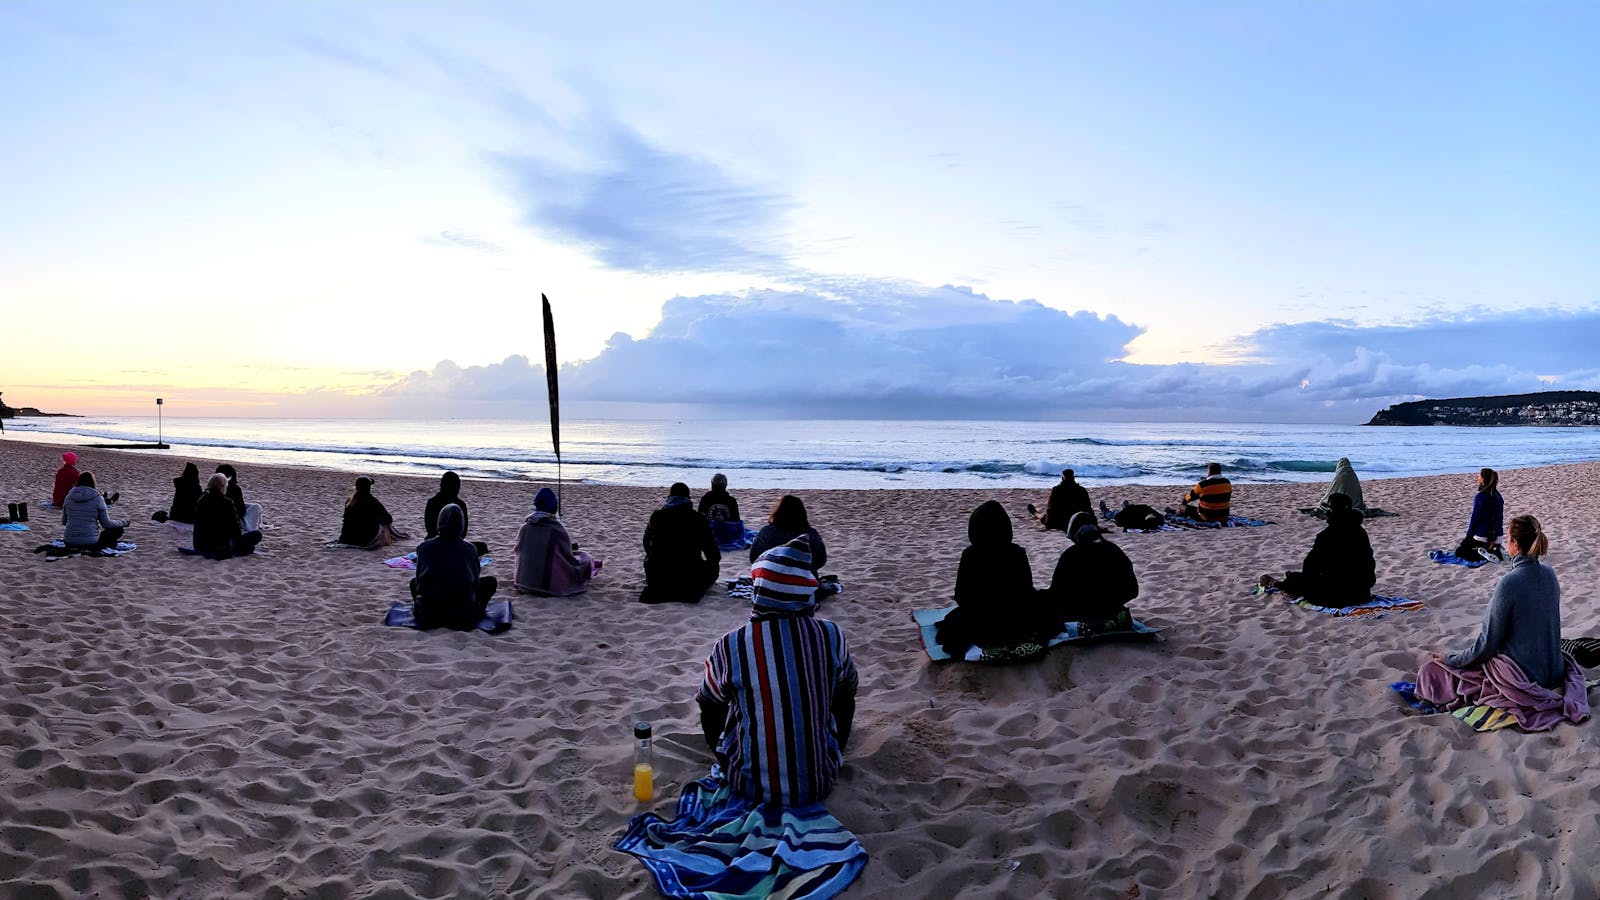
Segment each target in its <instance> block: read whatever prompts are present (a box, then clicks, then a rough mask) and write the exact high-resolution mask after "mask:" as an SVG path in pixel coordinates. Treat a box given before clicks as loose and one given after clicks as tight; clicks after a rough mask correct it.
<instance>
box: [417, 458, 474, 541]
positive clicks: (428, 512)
mask: <svg viewBox="0 0 1600 900" xmlns="http://www.w3.org/2000/svg"><path fill="white" fill-rule="evenodd" d="M451 503H454V504H455V505H457V506H459V507H461V535H462V537H465V536H466V534H467V532H468V531H469V530H471V525H472V515H471V514H470V513H468V512H467V501H465V500H463V499H461V476H460V475H457V474H456V473H454V472H446V473H444V474H443V475H441V476H439V493H437V494H434V495H433V496H432V497H429V498H428V503H427V505H425V506H424V507H423V508H422V524H423V526H424V527H425V528H426V529H427V537H433V536H434V535H436V534H438V533H439V510H441V509H444V508H445V506H446V505H448V504H451Z"/></svg>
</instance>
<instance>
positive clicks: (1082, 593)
mask: <svg viewBox="0 0 1600 900" xmlns="http://www.w3.org/2000/svg"><path fill="white" fill-rule="evenodd" d="M1137 596H1139V579H1138V577H1137V576H1135V575H1134V574H1133V561H1132V560H1130V559H1128V554H1126V553H1123V552H1122V548H1121V547H1118V546H1117V545H1116V544H1113V543H1111V542H1110V541H1108V540H1106V539H1104V538H1095V539H1092V540H1087V541H1081V542H1079V543H1075V544H1073V545H1072V546H1070V547H1068V548H1067V549H1065V550H1063V551H1062V552H1061V558H1060V559H1059V560H1057V561H1056V571H1055V574H1054V575H1052V576H1051V578H1050V589H1049V599H1048V601H1047V602H1048V604H1049V607H1050V609H1051V610H1052V611H1053V612H1054V613H1055V615H1057V616H1059V617H1060V619H1059V620H1060V621H1062V622H1103V621H1105V620H1107V619H1110V618H1112V617H1114V616H1116V615H1117V613H1119V612H1121V611H1122V610H1123V609H1124V608H1126V606H1127V604H1128V601H1129V600H1132V599H1133V598H1135V597H1137Z"/></svg>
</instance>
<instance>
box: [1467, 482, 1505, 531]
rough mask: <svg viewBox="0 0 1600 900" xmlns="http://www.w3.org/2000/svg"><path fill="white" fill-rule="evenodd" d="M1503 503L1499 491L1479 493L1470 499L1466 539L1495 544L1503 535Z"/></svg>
mask: <svg viewBox="0 0 1600 900" xmlns="http://www.w3.org/2000/svg"><path fill="white" fill-rule="evenodd" d="M1504 512H1505V501H1504V500H1502V499H1501V498H1500V492H1499V491H1479V492H1478V493H1477V494H1475V495H1473V498H1472V521H1470V522H1468V523H1467V537H1469V538H1470V537H1478V538H1487V539H1488V541H1489V543H1491V544H1497V543H1499V542H1500V536H1501V535H1503V534H1505V533H1506V532H1505V528H1504V527H1503V524H1502V523H1503V517H1504Z"/></svg>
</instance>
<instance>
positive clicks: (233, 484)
mask: <svg viewBox="0 0 1600 900" xmlns="http://www.w3.org/2000/svg"><path fill="white" fill-rule="evenodd" d="M217 471H218V472H221V473H222V474H224V475H226V476H228V499H229V500H230V501H231V502H232V503H233V512H234V514H235V515H237V516H238V517H239V521H241V522H243V521H244V491H242V490H240V489H239V473H238V472H236V471H234V469H233V466H230V465H228V464H227V463H223V464H222V465H220V466H217Z"/></svg>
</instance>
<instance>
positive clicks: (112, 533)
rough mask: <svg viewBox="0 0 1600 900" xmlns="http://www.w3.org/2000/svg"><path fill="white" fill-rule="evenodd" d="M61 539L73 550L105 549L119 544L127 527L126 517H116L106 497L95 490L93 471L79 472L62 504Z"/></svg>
mask: <svg viewBox="0 0 1600 900" xmlns="http://www.w3.org/2000/svg"><path fill="white" fill-rule="evenodd" d="M61 524H62V525H64V526H66V527H65V528H64V529H63V530H62V533H61V542H62V543H63V544H66V545H67V546H68V547H71V548H72V549H74V550H105V549H109V548H114V547H116V546H117V541H118V540H121V538H122V534H123V532H124V531H126V530H127V527H128V521H127V520H126V519H113V518H111V512H110V510H109V509H107V507H106V498H105V497H104V496H103V495H102V494H101V493H100V492H99V491H97V490H95V489H94V473H93V472H83V473H80V474H79V475H78V483H77V484H75V485H73V487H72V490H70V491H67V496H66V497H65V498H64V499H63V501H62V504H61Z"/></svg>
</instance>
